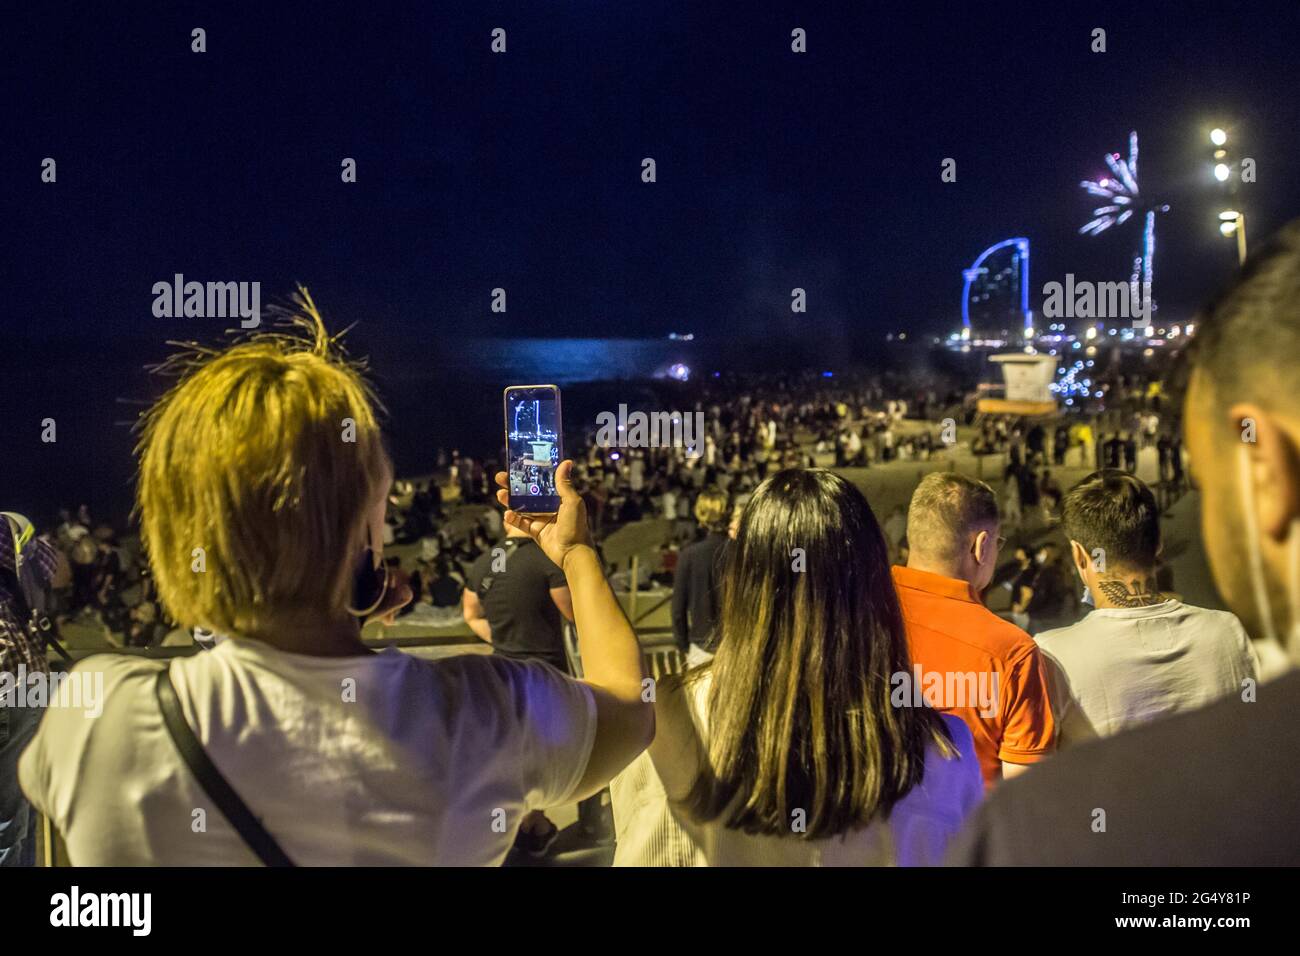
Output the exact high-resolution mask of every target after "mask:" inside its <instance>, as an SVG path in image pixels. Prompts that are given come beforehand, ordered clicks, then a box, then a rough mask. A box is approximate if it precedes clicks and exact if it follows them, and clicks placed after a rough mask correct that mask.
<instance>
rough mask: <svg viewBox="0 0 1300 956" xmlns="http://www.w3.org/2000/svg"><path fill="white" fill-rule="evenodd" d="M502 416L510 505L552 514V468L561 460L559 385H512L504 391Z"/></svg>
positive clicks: (555, 504)
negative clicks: (503, 416)
mask: <svg viewBox="0 0 1300 956" xmlns="http://www.w3.org/2000/svg"><path fill="white" fill-rule="evenodd" d="M505 416H506V421H505V425H506V474H507V475H508V476H509V479H510V508H511V510H513V511H520V512H524V513H525V514H554V513H555V512H557V511H559V510H560V496H559V495H558V494H556V492H555V469H556V468H558V467H559V464H560V462H561V461H563V460H564V448H563V447H562V441H561V437H560V432H561V427H560V390H559V388H557V387H556V386H554V385H511V386H510V387H509V388H507V389H506V391H505Z"/></svg>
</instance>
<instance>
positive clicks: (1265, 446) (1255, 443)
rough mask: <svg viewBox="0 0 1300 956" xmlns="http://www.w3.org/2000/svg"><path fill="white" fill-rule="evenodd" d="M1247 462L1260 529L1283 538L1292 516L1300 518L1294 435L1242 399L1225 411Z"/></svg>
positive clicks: (1299, 464) (1299, 461)
mask: <svg viewBox="0 0 1300 956" xmlns="http://www.w3.org/2000/svg"><path fill="white" fill-rule="evenodd" d="M1228 417H1229V419H1230V420H1231V424H1232V427H1233V428H1234V429H1235V430H1236V431H1237V432H1238V433H1239V434H1240V438H1241V442H1242V445H1243V447H1245V449H1246V455H1247V458H1248V460H1249V462H1250V470H1249V477H1248V480H1249V481H1250V482H1252V484H1253V485H1254V492H1255V494H1254V499H1255V502H1256V507H1257V508H1258V509H1259V530H1260V533H1261V534H1265V535H1268V536H1269V537H1270V538H1272V539H1273V540H1274V541H1278V542H1281V541H1284V540H1285V539H1286V536H1287V534H1288V533H1289V531H1290V528H1291V522H1292V520H1293V519H1295V518H1297V517H1300V449H1298V448H1297V443H1296V438H1295V436H1293V435H1292V434H1291V433H1290V432H1289V431H1288V430H1287V429H1286V428H1285V427H1283V424H1282V422H1281V421H1280V420H1279V419H1278V418H1277V416H1275V415H1273V414H1271V413H1269V412H1266V411H1264V410H1263V409H1262V408H1260V407H1259V406H1258V405H1254V404H1250V403H1247V402H1241V403H1238V404H1236V405H1233V406H1232V408H1230V409H1229V410H1228Z"/></svg>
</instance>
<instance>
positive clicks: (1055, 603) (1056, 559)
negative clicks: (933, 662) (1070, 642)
mask: <svg viewBox="0 0 1300 956" xmlns="http://www.w3.org/2000/svg"><path fill="white" fill-rule="evenodd" d="M1036 557H1037V561H1038V567H1037V569H1036V570H1035V572H1034V580H1033V584H1031V585H1030V587H1029V602H1028V604H1027V605H1025V613H1026V614H1028V615H1029V627H1028V628H1027V630H1028V631H1029V633H1030V634H1038V633H1039V632H1041V631H1046V630H1049V629H1051V628H1054V627H1061V626H1063V625H1064V624H1069V623H1073V622H1072V617H1073V612H1074V601H1073V600H1072V599H1071V596H1070V590H1069V588H1070V585H1069V578H1068V577H1067V573H1068V572H1067V571H1066V569H1065V564H1064V562H1063V561H1062V559H1061V549H1060V548H1059V547H1057V545H1056V543H1055V542H1052V541H1049V542H1047V543H1046V544H1044V545H1043V546H1042V547H1041V548H1039V550H1038V554H1037V556H1036Z"/></svg>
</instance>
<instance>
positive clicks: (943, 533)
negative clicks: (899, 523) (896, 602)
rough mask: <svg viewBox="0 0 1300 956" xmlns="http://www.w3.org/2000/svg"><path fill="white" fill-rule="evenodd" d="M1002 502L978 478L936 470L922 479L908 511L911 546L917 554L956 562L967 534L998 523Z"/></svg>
mask: <svg viewBox="0 0 1300 956" xmlns="http://www.w3.org/2000/svg"><path fill="white" fill-rule="evenodd" d="M998 520H999V519H998V499H997V495H995V494H994V493H993V489H992V488H990V487H989V486H988V485H986V484H985V483H984V482H982V481H979V480H978V479H976V478H970V477H968V476H966V475H962V474H958V473H957V472H954V471H933V472H931V473H930V474H928V475H926V476H925V477H924V478H922V479H921V481H920V484H918V485H917V486H916V490H915V491H914V492H912V502H911V504H910V505H908V508H907V543H908V545H909V547H910V548H911V551H912V553H913V554H918V555H926V556H928V557H932V558H937V559H940V560H943V561H956V560H958V559H960V557H961V555H962V552H963V551H965V550H966V547H967V535H970V534H972V533H975V532H978V531H980V530H982V529H986V528H993V527H996V526H997V524H998Z"/></svg>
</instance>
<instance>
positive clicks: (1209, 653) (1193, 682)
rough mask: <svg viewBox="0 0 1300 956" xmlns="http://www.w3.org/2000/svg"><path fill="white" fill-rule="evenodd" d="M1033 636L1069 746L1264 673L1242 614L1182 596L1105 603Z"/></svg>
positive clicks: (1060, 736)
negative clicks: (1128, 604) (1147, 603)
mask: <svg viewBox="0 0 1300 956" xmlns="http://www.w3.org/2000/svg"><path fill="white" fill-rule="evenodd" d="M1034 640H1036V641H1037V642H1038V646H1039V647H1040V648H1041V649H1042V650H1043V654H1044V658H1045V663H1046V665H1047V672H1048V680H1049V682H1050V683H1049V686H1048V693H1049V694H1050V696H1051V701H1052V712H1053V716H1054V717H1055V719H1056V730H1057V744H1058V746H1062V747H1066V746H1070V745H1071V744H1075V743H1078V742H1080V741H1081V740H1085V739H1089V738H1092V737H1109V736H1111V735H1112V734H1116V733H1119V732H1120V731H1121V730H1124V729H1125V728H1127V727H1132V726H1134V725H1135V724H1142V723H1146V722H1147V721H1149V720H1152V719H1153V718H1156V717H1160V716H1162V715H1164V714H1172V713H1175V712H1178V711H1184V710H1194V709H1196V708H1198V707H1203V706H1205V705H1206V704H1208V703H1210V702H1212V701H1215V700H1217V699H1219V698H1220V697H1224V696H1226V695H1228V694H1233V693H1240V691H1241V690H1242V681H1243V680H1245V679H1246V678H1248V677H1249V678H1255V677H1256V676H1257V665H1256V660H1255V656H1254V653H1253V651H1252V648H1251V644H1250V639H1249V638H1248V637H1247V636H1246V631H1245V629H1244V628H1243V627H1242V626H1241V622H1240V621H1238V620H1237V618H1236V616H1235V615H1233V614H1230V613H1229V612H1227V611H1211V610H1208V609H1207V608H1200V607H1192V606H1191V605H1189V604H1183V603H1182V602H1181V601H1175V600H1169V601H1164V602H1162V603H1160V604H1155V605H1152V606H1151V607H1135V608H1098V609H1097V610H1095V611H1093V612H1091V613H1090V614H1089V615H1088V616H1087V617H1085V618H1084V619H1083V620H1082V621H1079V622H1078V623H1077V624H1073V625H1071V626H1070V627H1060V628H1056V629H1055V630H1050V631H1043V632H1042V633H1041V634H1039V635H1038V636H1037V637H1035V638H1034Z"/></svg>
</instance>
